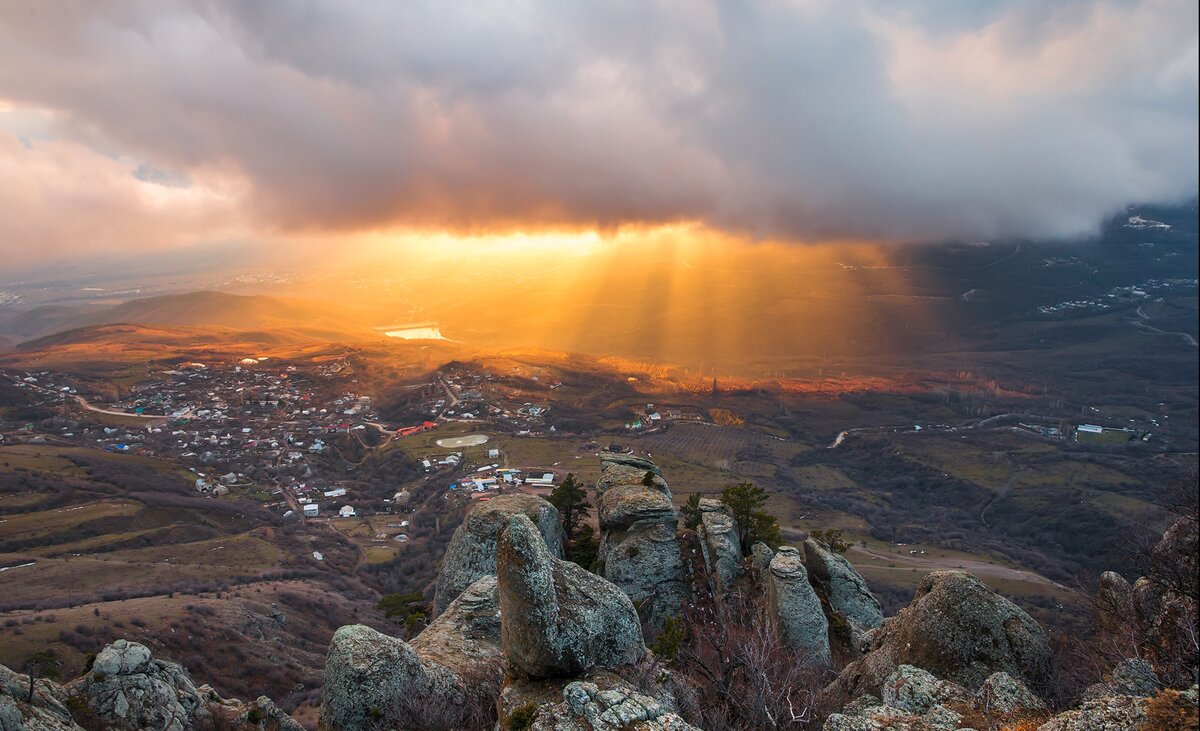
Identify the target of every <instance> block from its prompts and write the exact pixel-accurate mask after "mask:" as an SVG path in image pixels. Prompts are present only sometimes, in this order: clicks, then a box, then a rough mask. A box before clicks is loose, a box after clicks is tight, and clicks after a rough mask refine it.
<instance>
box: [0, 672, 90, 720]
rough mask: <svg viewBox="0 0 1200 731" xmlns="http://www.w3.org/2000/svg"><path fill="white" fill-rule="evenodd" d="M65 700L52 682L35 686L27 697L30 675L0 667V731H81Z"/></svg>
mask: <svg viewBox="0 0 1200 731" xmlns="http://www.w3.org/2000/svg"><path fill="white" fill-rule="evenodd" d="M67 702H68V697H67V694H66V692H65V691H64V690H63V688H62V687H61V686H60V685H59V684H58V683H55V682H53V681H51V680H46V679H44V678H43V679H39V680H37V681H36V682H35V683H34V689H33V699H32V700H30V698H29V676H28V675H25V674H24V673H17V672H14V671H12V670H10V669H8V668H7V667H5V666H3V665H0V731H83V729H82V728H80V727H79V726H78V725H76V723H75V721H74V720H72V719H71V712H70V711H68V710H67Z"/></svg>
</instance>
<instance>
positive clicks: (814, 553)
mask: <svg viewBox="0 0 1200 731" xmlns="http://www.w3.org/2000/svg"><path fill="white" fill-rule="evenodd" d="M804 565H805V567H807V568H808V575H809V577H810V578H811V579H812V580H814V581H816V582H817V583H818V584H819V585H820V586H821V588H822V590H823V591H824V592H825V596H826V597H827V598H828V600H829V606H830V608H832V609H833V611H835V612H838V613H839V614H841V615H842V616H843V617H844V618H845V619H846V621H847V622H848V623H849V625H850V641H851V644H853V645H854V646H856V647H857V646H858V645H860V644H861V642H862V637H863V635H864V634H865V633H866V632H869V631H870V630H872V629H875V628H876V627H878V626H879V625H881V624H882V623H883V609H881V608H880V606H879V600H878V599H876V598H875V595H874V594H872V593H871V590H870V588H869V587H868V586H867V582H866V580H865V579H863V577H862V574H860V573H858V571H856V570H855V568H854V567H853V566H851V565H850V562H849V561H847V560H846V558H845V557H844V556H842V555H841V554H839V553H837V552H835V551H833V550H832V549H831V548H830V547H829V546H828V545H826V544H825V543H823V542H821V541H818V540H815V539H812V538H809V539H808V540H806V541H805V542H804Z"/></svg>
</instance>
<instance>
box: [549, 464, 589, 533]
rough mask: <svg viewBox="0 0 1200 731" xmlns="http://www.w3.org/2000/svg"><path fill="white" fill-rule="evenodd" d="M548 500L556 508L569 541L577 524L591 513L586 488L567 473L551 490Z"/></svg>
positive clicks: (576, 528) (572, 475) (577, 527)
mask: <svg viewBox="0 0 1200 731" xmlns="http://www.w3.org/2000/svg"><path fill="white" fill-rule="evenodd" d="M548 500H549V501H550V504H551V505H553V506H554V507H556V508H558V515H559V517H560V518H561V519H562V527H563V533H564V534H565V535H566V538H567V541H568V542H570V540H571V539H572V538H573V537H574V536H575V531H577V530H579V525H580V524H581V523H582V522H583V521H584V520H586V519H587V517H588V515H590V514H591V508H592V504H591V503H589V502H588V500H587V490H586V489H585V488H584V487H583V485H580V484H579V483H578V482H576V481H575V475H574V474H573V473H568V474H567V476H566V478H565V479H564V480H563V481H562V484H560V485H559V486H558V487H556V488H554V490H553V491H551V493H550V497H549V498H548Z"/></svg>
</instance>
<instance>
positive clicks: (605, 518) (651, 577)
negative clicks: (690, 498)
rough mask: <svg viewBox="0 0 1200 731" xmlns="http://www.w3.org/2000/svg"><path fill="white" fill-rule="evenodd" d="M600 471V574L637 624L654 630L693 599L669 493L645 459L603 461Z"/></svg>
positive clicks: (597, 510)
mask: <svg viewBox="0 0 1200 731" xmlns="http://www.w3.org/2000/svg"><path fill="white" fill-rule="evenodd" d="M600 471H601V474H600V480H599V481H598V482H597V484H596V495H597V501H596V502H597V507H596V515H597V518H598V520H599V524H600V531H601V533H600V549H599V554H598V557H599V565H600V573H601V574H602V575H603V576H604V578H606V579H608V580H609V581H611V582H613V583H614V584H616V585H617V586H618V587H620V588H621V590H622V591H624V592H625V593H626V594H627V595H628V596H629V598H630V599H631V600H632V601H633V603H634V606H635V607H636V608H637V610H638V615H639V616H640V617H641V619H642V621H643V622H644V623H645V624H646V625H647V627H648V628H650V630H652V631H657V630H658V629H660V628H661V627H662V625H663V623H664V622H665V621H666V620H667V618H668V617H671V616H674V615H676V614H678V613H679V608H680V605H681V604H683V603H685V602H687V601H688V600H689V599H691V598H693V596H692V595H693V592H692V582H691V571H690V570H689V568H688V566H687V565H686V563H685V561H684V559H683V556H682V554H681V550H680V545H681V544H680V541H679V535H678V532H677V526H678V523H679V515H678V513H677V511H676V510H675V506H674V504H673V503H672V502H671V490H670V488H669V487H668V486H667V483H666V481H665V480H663V479H662V477H661V475H660V474H659V472H658V467H656V466H654V463H653V462H650V461H649V460H644V459H640V458H637V457H627V456H622V457H616V458H605V459H604V460H603V461H602V462H601V464H600ZM647 473H650V474H651V475H653V476H654V480H653V482H654V484H653V485H646V484H644V480H645V476H646V474H647Z"/></svg>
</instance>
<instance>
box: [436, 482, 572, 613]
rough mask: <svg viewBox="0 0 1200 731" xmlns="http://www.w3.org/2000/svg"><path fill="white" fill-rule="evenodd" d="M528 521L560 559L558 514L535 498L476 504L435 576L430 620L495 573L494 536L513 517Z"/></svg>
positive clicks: (514, 496) (505, 498)
mask: <svg viewBox="0 0 1200 731" xmlns="http://www.w3.org/2000/svg"><path fill="white" fill-rule="evenodd" d="M518 514H520V515H524V516H526V517H528V518H529V519H530V520H531V521H532V522H533V524H534V525H535V526H537V528H538V530H539V531H540V532H541V534H542V538H543V540H544V541H545V542H546V545H547V546H548V547H549V550H550V552H551V553H552V554H553V555H555V556H557V557H559V558H561V557H562V555H563V532H562V522H561V520H560V518H559V514H558V510H557V509H556V508H555V507H554V506H553V505H551V504H550V503H549V502H547V501H546V500H543V499H542V498H540V497H538V496H536V495H525V494H512V495H499V496H497V497H494V498H492V499H491V500H488V501H486V502H477V503H475V504H474V505H473V506H472V507H471V509H470V510H469V511H468V512H467V515H466V517H464V518H463V522H462V524H461V525H459V526H458V528H457V529H455V531H454V535H453V536H451V538H450V544H449V545H448V546H446V553H445V555H444V556H443V557H442V566H441V571H440V572H439V573H438V579H437V591H436V593H435V595H434V598H433V616H435V617H436V616H438V615H439V614H441V613H442V612H444V611H446V607H448V606H450V602H452V601H454V600H455V599H457V598H458V595H459V594H461V593H462V592H463V590H464V589H466V588H467V587H468V586H470V585H471V584H472V583H474V582H475V581H477V580H478V579H480V578H482V577H484V576H494V575H495V573H496V536H497V535H498V534H499V533H500V530H501V528H503V527H504V526H505V525H506V524H507V522H508V518H509V517H510V516H512V515H518Z"/></svg>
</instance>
